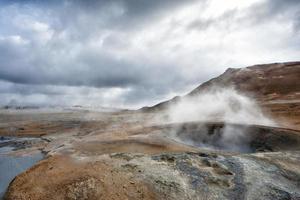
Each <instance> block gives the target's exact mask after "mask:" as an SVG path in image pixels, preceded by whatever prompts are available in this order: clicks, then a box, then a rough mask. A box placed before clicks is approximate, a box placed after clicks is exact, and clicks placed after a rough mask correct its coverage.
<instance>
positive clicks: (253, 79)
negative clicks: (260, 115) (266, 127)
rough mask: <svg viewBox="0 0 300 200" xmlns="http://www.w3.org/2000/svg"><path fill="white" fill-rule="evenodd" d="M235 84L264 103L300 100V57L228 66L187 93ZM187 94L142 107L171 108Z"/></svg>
mask: <svg viewBox="0 0 300 200" xmlns="http://www.w3.org/2000/svg"><path fill="white" fill-rule="evenodd" d="M215 86H217V87H234V88H235V89H236V90H238V91H240V92H242V93H246V94H247V95H250V96H253V97H254V98H256V100H257V101H258V102H260V103H268V102H276V101H298V100H299V101H300V61H299V62H286V63H271V64H261V65H254V66H250V67H245V68H228V69H227V70H226V71H225V72H224V73H223V74H221V75H220V76H218V77H216V78H213V79H211V80H209V81H207V82H204V83H202V84H201V85H200V86H198V87H197V88H195V89H194V90H192V91H191V92H190V93H188V94H187V95H186V96H194V95H198V94H201V93H202V92H205V91H206V90H208V89H211V88H213V87H215ZM186 96H183V97H178V96H177V97H174V98H173V99H171V100H168V101H165V102H161V103H159V104H156V105H154V106H152V107H143V108H141V110H142V111H156V110H162V109H165V108H167V107H168V106H169V105H171V104H172V103H174V102H177V101H178V100H179V99H181V98H185V97H186Z"/></svg>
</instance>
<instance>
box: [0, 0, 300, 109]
mask: <svg viewBox="0 0 300 200" xmlns="http://www.w3.org/2000/svg"><path fill="white" fill-rule="evenodd" d="M299 55H300V1H299V0H253V1H249V0H226V1H219V0H186V1H182V0H152V1H149V0H73V1H72V0H57V1H38V0H35V1H26V0H22V1H21V0H20V1H13V0H10V1H1V0H0V105H5V104H9V103H10V102H17V103H18V104H24V105H28V104H29V105H35V104H37V105H77V104H81V105H94V106H96V105H97V106H116V107H134V108H136V107H139V106H143V105H149V104H150V105H151V104H154V103H157V102H159V101H161V100H165V99H168V98H170V97H172V96H174V95H180V94H184V93H185V92H188V91H190V90H191V89H193V88H194V87H196V86H197V85H199V84H200V83H201V82H203V81H206V80H208V79H209V78H212V77H214V76H217V75H219V74H220V73H222V72H223V71H224V70H225V69H226V68H228V67H243V66H247V65H253V64H257V63H268V62H285V61H293V60H299V58H300V56H299Z"/></svg>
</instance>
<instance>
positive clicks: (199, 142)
mask: <svg viewBox="0 0 300 200" xmlns="http://www.w3.org/2000/svg"><path fill="white" fill-rule="evenodd" d="M167 119H168V122H169V123H177V122H190V121H197V122H214V123H215V122H222V123H224V124H225V125H224V127H223V128H221V129H218V130H216V131H217V133H214V134H211V133H208V130H207V129H205V127H200V129H199V130H198V131H195V130H193V132H192V133H191V132H189V130H185V133H184V134H183V133H181V132H180V131H179V130H175V131H172V133H171V135H170V136H171V137H172V138H173V139H176V140H180V142H184V143H188V144H190V145H193V146H200V147H208V148H214V149H216V148H217V149H225V150H229V151H239V152H250V151H251V150H250V147H249V141H250V138H249V136H248V135H249V134H247V132H248V128H247V125H253V124H255V125H266V126H274V125H276V124H275V122H274V121H272V120H271V119H269V118H268V117H266V116H265V115H264V114H263V112H262V110H261V109H260V107H259V106H258V104H257V103H256V102H255V100H253V99H251V98H249V97H247V96H245V95H243V94H240V93H239V92H237V91H236V90H234V89H232V88H225V89H223V88H213V89H211V90H209V91H206V92H203V93H201V94H199V95H198V96H193V97H185V98H183V99H181V100H180V101H178V102H177V103H176V104H173V105H172V106H170V107H169V108H168V110H167ZM233 124H242V125H243V126H236V125H233ZM216 135H218V136H219V137H216Z"/></svg>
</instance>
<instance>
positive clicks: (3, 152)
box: [0, 146, 43, 199]
mask: <svg viewBox="0 0 300 200" xmlns="http://www.w3.org/2000/svg"><path fill="white" fill-rule="evenodd" d="M13 149H14V148H13V147H10V146H5V147H1V148H0V199H1V198H2V197H3V195H4V193H5V191H6V189H7V187H8V185H9V183H10V182H11V181H12V180H13V179H14V178H15V177H16V176H17V175H18V174H20V173H21V172H23V171H25V170H26V169H28V168H30V167H31V166H33V165H34V164H35V163H36V162H38V161H39V160H41V159H43V154H42V153H40V152H39V153H35V154H31V155H24V156H14V155H9V154H8V153H9V152H11V151H13Z"/></svg>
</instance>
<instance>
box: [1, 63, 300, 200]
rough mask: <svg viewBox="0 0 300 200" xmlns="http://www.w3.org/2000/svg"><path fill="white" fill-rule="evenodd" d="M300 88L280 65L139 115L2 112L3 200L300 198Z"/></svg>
mask: <svg viewBox="0 0 300 200" xmlns="http://www.w3.org/2000/svg"><path fill="white" fill-rule="evenodd" d="M270 80H271V81H270ZM299 80H300V63H299V62H293V63H277V64H276V63H275V64H267V65H256V66H251V67H247V68H241V69H238V68H237V69H228V70H226V72H224V73H223V74H222V75H220V76H219V77H217V78H214V79H212V80H209V81H207V82H205V83H203V84H202V85H200V86H199V87H197V88H196V89H195V90H193V91H192V92H190V93H188V94H186V95H184V96H181V97H176V98H173V99H171V100H170V101H166V102H162V103H160V104H157V105H155V106H152V107H143V108H141V109H138V110H118V109H115V110H100V109H99V110H93V109H91V108H85V107H79V106H76V107H68V108H66V107H65V108H22V107H19V108H15V107H5V108H2V109H1V114H0V125H1V126H0V135H1V136H0V141H1V143H0V168H1V171H0V180H1V184H0V192H1V196H2V198H4V199H7V200H18V199H24V200H25V199H32V200H35V199H45V200H46V199H119V200H121V199H122V200H123V199H270V200H275V199H278V200H281V199H293V200H296V199H300V85H299V83H300V82H299ZM297 81H298V82H297Z"/></svg>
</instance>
